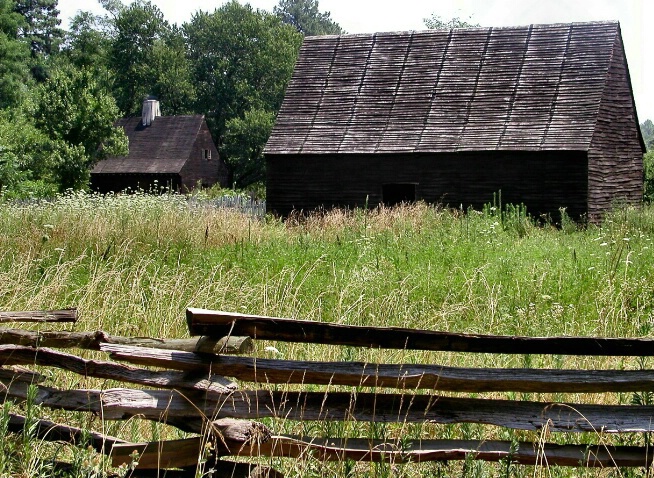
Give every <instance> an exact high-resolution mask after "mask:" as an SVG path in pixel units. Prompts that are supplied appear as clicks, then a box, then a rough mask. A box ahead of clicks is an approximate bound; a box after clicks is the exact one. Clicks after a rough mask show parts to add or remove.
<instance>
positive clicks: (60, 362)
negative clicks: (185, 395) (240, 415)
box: [0, 345, 237, 394]
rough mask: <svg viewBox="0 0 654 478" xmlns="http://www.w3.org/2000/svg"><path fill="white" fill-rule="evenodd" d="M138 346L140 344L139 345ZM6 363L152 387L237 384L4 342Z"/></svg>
mask: <svg viewBox="0 0 654 478" xmlns="http://www.w3.org/2000/svg"><path fill="white" fill-rule="evenodd" d="M135 348H136V347H135ZM0 364H2V365H42V366H48V367H56V368H60V369H62V370H68V371H69V372H74V373H76V374H79V375H82V376H84V377H95V378H103V379H109V380H117V381H120V382H127V383H135V384H139V385H145V386H150V387H158V388H168V389H182V390H196V391H203V392H207V393H217V394H223V393H229V392H232V391H234V390H236V388H237V385H236V384H235V383H234V382H231V381H229V380H227V379H225V378H224V377H221V376H219V375H216V374H210V372H206V373H201V374H194V375H192V376H191V375H189V374H185V373H181V372H171V371H153V370H144V369H138V368H135V367H130V366H127V365H122V364H117V363H114V362H107V361H101V360H87V359H83V358H81V357H77V356H75V355H71V354H66V353H63V352H57V351H54V350H50V349H47V348H41V349H35V348H32V347H23V346H20V345H0Z"/></svg>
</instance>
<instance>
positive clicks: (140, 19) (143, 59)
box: [109, 0, 169, 115]
mask: <svg viewBox="0 0 654 478" xmlns="http://www.w3.org/2000/svg"><path fill="white" fill-rule="evenodd" d="M113 24H114V28H115V38H114V40H113V43H112V46H111V51H110V57H109V64H110V67H111V69H112V70H113V72H114V76H115V83H114V89H113V92H114V97H115V98H116V103H117V104H118V107H119V108H120V110H121V111H122V112H123V113H124V114H127V115H129V114H134V113H138V112H139V111H140V108H141V102H142V100H143V98H144V97H146V96H148V95H149V94H151V93H152V91H151V90H152V87H153V84H154V83H155V80H154V79H153V77H152V68H151V67H150V65H151V62H152V61H153V57H154V53H153V52H154V49H155V45H156V43H157V41H159V40H161V39H162V38H163V37H164V36H165V34H166V33H167V32H168V30H169V25H168V22H166V20H164V17H163V13H162V12H161V10H160V9H159V8H158V7H156V6H155V5H152V4H151V3H150V2H149V1H147V0H137V1H135V2H134V3H132V4H131V5H130V6H128V7H125V8H122V9H117V16H116V18H115V20H114V21H113Z"/></svg>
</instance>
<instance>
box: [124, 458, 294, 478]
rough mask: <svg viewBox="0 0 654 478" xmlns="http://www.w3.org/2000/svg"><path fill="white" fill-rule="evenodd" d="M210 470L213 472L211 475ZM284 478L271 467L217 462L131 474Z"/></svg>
mask: <svg viewBox="0 0 654 478" xmlns="http://www.w3.org/2000/svg"><path fill="white" fill-rule="evenodd" d="M209 470H211V472H210V473H209ZM198 476H203V477H207V478H283V477H284V475H283V474H281V473H280V472H278V471H277V470H275V469H274V468H271V467H269V466H264V465H257V464H251V463H239V462H234V461H228V460H216V461H212V462H210V463H204V464H203V465H202V466H201V467H198V466H195V465H194V466H190V467H186V468H183V469H180V470H166V471H165V472H164V473H162V471H161V470H159V469H156V468H153V469H142V468H137V469H135V470H133V471H131V472H130V473H129V478H162V477H165V478H197V477H198Z"/></svg>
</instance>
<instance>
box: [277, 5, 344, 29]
mask: <svg viewBox="0 0 654 478" xmlns="http://www.w3.org/2000/svg"><path fill="white" fill-rule="evenodd" d="M273 13H275V15H277V16H278V17H279V18H281V19H282V21H283V22H284V23H287V24H288V25H291V26H293V27H294V28H295V29H296V30H297V31H298V32H300V33H302V34H303V35H307V36H311V35H340V34H342V33H345V32H344V31H343V29H342V28H341V27H340V25H339V24H338V23H336V22H335V21H333V20H332V19H331V14H330V13H329V12H321V11H320V8H319V6H318V0H280V1H279V4H277V6H276V7H274V8H273Z"/></svg>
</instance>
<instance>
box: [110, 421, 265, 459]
mask: <svg viewBox="0 0 654 478" xmlns="http://www.w3.org/2000/svg"><path fill="white" fill-rule="evenodd" d="M270 438H271V433H270V430H269V429H268V428H267V427H266V426H265V425H263V424H261V423H257V422H250V421H245V420H234V419H230V418H223V419H221V420H216V421H214V422H213V423H212V424H211V427H210V429H209V433H207V434H205V435H203V436H201V437H195V438H188V439H180V440H170V441H156V442H149V443H124V444H116V445H115V446H114V447H113V449H112V450H111V462H112V465H113V466H120V465H122V464H123V463H127V464H129V463H130V461H131V460H132V458H133V456H134V453H138V466H137V467H136V468H138V469H158V468H185V467H190V466H193V465H196V464H197V463H198V462H199V461H200V460H207V459H208V458H209V454H210V453H211V454H218V455H220V456H225V455H236V453H234V451H236V450H239V449H242V448H244V447H246V448H248V449H250V448H252V447H256V446H259V445H261V444H262V443H265V442H266V441H268V440H269V439H270ZM210 450H212V451H211V452H210Z"/></svg>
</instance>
